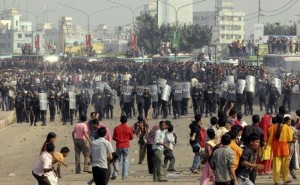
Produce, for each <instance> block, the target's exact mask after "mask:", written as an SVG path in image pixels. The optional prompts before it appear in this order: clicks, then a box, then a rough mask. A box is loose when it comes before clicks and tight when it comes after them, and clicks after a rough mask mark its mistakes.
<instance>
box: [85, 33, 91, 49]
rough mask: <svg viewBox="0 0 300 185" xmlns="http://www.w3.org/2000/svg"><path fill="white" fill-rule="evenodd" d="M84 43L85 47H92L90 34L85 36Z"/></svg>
mask: <svg viewBox="0 0 300 185" xmlns="http://www.w3.org/2000/svg"><path fill="white" fill-rule="evenodd" d="M85 45H86V47H87V48H90V47H92V38H91V35H86V36H85Z"/></svg>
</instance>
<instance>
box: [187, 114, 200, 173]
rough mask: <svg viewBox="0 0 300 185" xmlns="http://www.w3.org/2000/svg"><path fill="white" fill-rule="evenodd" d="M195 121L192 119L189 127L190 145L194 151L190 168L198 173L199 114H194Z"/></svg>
mask: <svg viewBox="0 0 300 185" xmlns="http://www.w3.org/2000/svg"><path fill="white" fill-rule="evenodd" d="M194 118H195V121H193V122H192V123H191V124H190V125H189V128H190V129H191V132H190V145H191V147H192V150H193V153H194V159H193V163H192V167H191V168H190V170H191V172H192V173H199V171H198V167H199V165H200V153H199V151H200V149H201V147H200V129H201V115H196V116H195V117H194Z"/></svg>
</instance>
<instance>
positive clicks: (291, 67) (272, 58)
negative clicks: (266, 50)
mask: <svg viewBox="0 0 300 185" xmlns="http://www.w3.org/2000/svg"><path fill="white" fill-rule="evenodd" d="M263 64H264V66H265V67H266V69H268V71H269V72H270V73H275V72H276V70H278V69H282V70H284V71H286V72H291V71H294V72H300V55H277V54H267V55H265V56H264V59H263Z"/></svg>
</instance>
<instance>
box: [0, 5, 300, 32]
mask: <svg viewBox="0 0 300 185" xmlns="http://www.w3.org/2000/svg"><path fill="white" fill-rule="evenodd" d="M1 1H2V2H3V3H2V2H1ZM61 1H62V0H0V2H1V3H0V8H1V10H3V8H4V2H5V4H6V8H10V7H14V6H16V7H18V6H19V4H20V6H21V7H20V9H23V10H27V3H28V11H31V12H34V13H36V14H39V13H40V12H43V11H44V9H45V7H48V10H52V9H56V8H58V7H59V6H60V4H59V3H60V2H61ZM63 1H64V3H65V4H68V5H70V6H73V7H74V8H77V9H80V10H82V11H84V12H86V13H87V14H89V13H91V12H95V11H99V10H103V9H106V8H109V7H112V6H115V5H114V4H113V3H111V2H108V1H107V0H63ZM114 1H116V2H119V3H122V4H126V5H127V6H130V7H131V8H132V9H135V8H136V7H140V6H142V5H144V4H146V3H148V2H149V0H114ZM181 1H184V0H181ZM197 1H199V0H194V2H197ZM258 1H259V0H234V3H235V4H234V8H235V10H238V11H244V12H245V13H246V15H247V14H248V15H249V14H251V13H254V12H257V11H258ZM289 2H290V3H289ZM294 2H296V4H293V3H294ZM287 3H289V4H288V5H286V4H287ZM214 4H215V3H214V0H206V2H203V3H198V4H195V5H194V11H202V10H214ZM284 5H286V6H284ZM283 6H284V7H283ZM281 7H283V8H282V9H280V8H281ZM261 9H262V11H273V10H277V9H280V10H278V11H274V12H263V14H265V15H274V14H277V13H281V12H283V13H281V14H279V15H274V16H265V17H262V18H261V22H263V23H266V22H272V23H274V22H280V23H281V24H286V25H290V24H291V23H290V21H291V20H295V16H296V15H298V14H300V13H298V12H297V9H298V10H299V9H300V0H261ZM286 9H288V10H286ZM285 10H286V11H285ZM138 12H139V11H137V13H136V15H138ZM24 16H25V17H26V13H24ZM28 16H29V18H31V19H33V20H34V17H32V16H31V15H30V14H28ZM61 16H72V17H73V22H74V24H77V25H83V26H86V25H87V18H86V16H84V15H83V14H81V13H79V12H78V11H75V10H72V9H70V8H67V7H63V10H62V11H52V12H49V14H48V21H49V22H53V23H54V24H55V25H57V22H58V19H59V18H60V17H61ZM256 16H257V14H254V15H252V16H246V20H247V19H249V18H253V17H256ZM43 20H44V17H43V16H40V17H39V22H43ZM130 22H132V13H131V12H130V10H128V9H126V8H124V7H119V8H114V9H110V10H107V11H104V12H101V13H99V14H95V15H93V16H91V18H90V25H91V29H93V28H96V26H97V25H98V24H106V25H107V26H108V28H109V29H110V28H113V27H116V26H119V25H125V24H128V23H130ZM256 22H257V18H255V19H252V20H248V21H247V22H246V25H247V27H246V29H247V35H248V34H249V32H250V29H251V28H252V27H253V24H254V23H256Z"/></svg>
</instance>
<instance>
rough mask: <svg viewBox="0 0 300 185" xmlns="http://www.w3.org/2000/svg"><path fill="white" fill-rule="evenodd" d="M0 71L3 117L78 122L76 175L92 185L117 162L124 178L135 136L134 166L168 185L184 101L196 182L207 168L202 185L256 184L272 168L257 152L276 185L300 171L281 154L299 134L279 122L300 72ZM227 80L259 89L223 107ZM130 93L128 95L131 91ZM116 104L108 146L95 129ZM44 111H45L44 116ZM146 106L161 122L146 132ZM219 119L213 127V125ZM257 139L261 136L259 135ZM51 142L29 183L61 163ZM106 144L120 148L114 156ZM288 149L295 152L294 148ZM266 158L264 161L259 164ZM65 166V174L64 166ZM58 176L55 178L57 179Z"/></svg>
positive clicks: (116, 67)
mask: <svg viewBox="0 0 300 185" xmlns="http://www.w3.org/2000/svg"><path fill="white" fill-rule="evenodd" d="M1 71H2V73H1V76H0V78H1V81H2V83H1V87H0V91H1V95H2V96H1V98H2V104H1V105H2V110H4V111H7V110H13V109H14V108H15V110H16V115H17V122H18V123H22V122H30V124H31V125H36V123H37V122H38V121H42V122H43V124H42V125H43V126H45V125H46V115H47V113H48V110H49V112H50V122H53V121H54V119H57V118H58V119H59V120H60V122H62V124H63V125H65V124H67V122H70V124H73V120H74V117H79V119H80V122H79V123H77V124H76V125H75V127H74V130H73V132H72V138H73V140H74V145H75V158H76V160H75V164H76V170H75V172H76V173H81V170H83V172H87V173H93V177H94V178H93V179H92V180H91V181H89V183H90V184H91V183H92V182H93V181H94V182H95V183H96V184H106V183H108V181H109V179H110V180H114V179H116V178H118V172H119V171H118V170H119V166H120V162H121V161H122V163H123V164H122V166H123V168H122V179H124V180H125V179H126V178H127V177H128V174H129V169H128V168H129V166H128V164H129V161H128V155H129V150H130V140H132V139H133V138H134V134H135V135H136V137H138V144H139V147H140V150H139V155H140V156H139V163H140V164H142V163H143V161H144V159H145V157H146V155H147V163H148V172H149V173H150V174H153V180H154V181H160V182H165V181H167V179H166V176H165V169H164V168H167V171H170V172H174V171H176V168H175V155H174V152H173V150H174V148H175V146H176V143H177V136H176V134H175V132H174V130H175V129H176V128H174V126H173V125H172V123H171V121H170V119H169V116H171V115H173V116H172V117H173V118H174V119H180V118H181V117H182V116H184V115H187V114H189V112H188V110H189V109H188V108H189V107H188V105H189V104H188V101H189V100H191V101H192V107H193V113H194V115H195V121H193V123H191V124H190V126H189V128H190V129H191V134H190V145H191V147H192V151H193V152H194V153H195V156H194V159H193V162H192V165H191V168H190V170H191V172H192V173H196V174H197V173H200V170H199V166H200V164H201V163H202V164H204V168H203V170H202V174H201V175H202V177H201V183H200V184H201V185H202V184H205V183H207V184H208V183H209V182H210V181H213V182H214V183H215V184H230V183H231V181H233V183H234V184H251V182H252V184H255V178H256V172H257V171H258V173H259V174H263V173H265V174H269V173H270V166H271V165H270V159H271V158H270V157H269V158H267V157H265V158H264V156H263V155H261V156H257V155H255V154H256V151H257V150H261V153H266V151H270V150H271V151H273V170H276V172H275V173H273V176H274V183H275V184H276V183H279V175H280V170H281V169H282V177H283V180H284V182H285V183H289V182H290V181H289V180H288V179H287V174H288V172H291V173H292V174H293V175H295V174H294V173H293V171H294V169H295V168H296V167H291V168H289V169H287V171H284V170H286V166H287V165H290V164H291V166H293V165H295V164H297V163H298V162H296V161H297V160H294V162H292V161H293V160H289V157H287V156H290V158H291V159H292V157H293V155H295V156H297V155H296V154H297V153H298V152H299V151H298V150H295V149H294V150H286V148H282V147H288V148H293V147H295V145H296V139H295V138H293V137H292V139H291V135H295V136H296V135H297V134H296V133H297V132H294V131H292V127H295V126H292V125H291V126H290V125H289V124H288V123H289V120H287V119H288V118H286V117H287V116H284V115H285V114H287V112H289V113H291V112H292V108H291V97H292V94H293V90H292V89H293V87H294V86H296V85H298V84H299V78H298V77H299V74H297V73H292V74H290V75H285V74H280V75H277V76H274V75H271V74H268V72H267V70H266V69H264V68H263V67H262V66H260V67H258V66H241V65H238V66H233V65H216V64H213V65H204V64H202V63H197V62H186V63H172V62H158V61H157V62H149V63H135V62H129V61H127V62H125V61H118V60H117V59H103V60H102V61H97V62H83V61H62V62H59V63H49V62H36V61H30V60H19V61H17V60H10V59H8V60H4V61H2V62H1ZM228 76H231V77H232V78H233V79H234V82H237V80H238V79H244V80H246V79H247V76H251V77H253V79H255V81H254V82H253V83H254V84H255V85H254V87H255V89H256V90H253V91H252V90H244V91H242V92H239V93H238V92H235V91H234V93H233V94H235V96H234V99H232V97H230V98H229V96H228V94H230V93H231V94H232V92H233V91H228V89H226V90H224V89H223V86H222V84H223V82H224V81H226V80H227V77H228ZM274 78H278V79H280V80H281V82H282V86H281V88H282V90H281V91H280V89H279V87H278V86H276V84H274V83H273V79H274ZM159 79H165V80H166V84H164V86H160V85H161V84H160V83H161V82H160V81H159ZM186 82H189V84H190V86H189V87H190V88H186V87H185V86H184V84H183V83H185V84H186ZM13 84H15V85H13ZM166 85H169V86H170V87H171V90H170V91H169V92H168V93H169V94H168V96H164V95H165V94H166V89H165V88H164V87H165V86H166ZM153 86H154V87H156V91H152V90H153V89H152V87H153ZM129 87H132V88H129ZM128 89H129V90H130V91H127V90H128ZM154 89H155V88H154ZM229 90H230V89H229ZM184 91H186V92H188V93H187V94H188V96H187V97H184V96H182V95H183V94H184ZM90 92H92V93H91V94H90ZM153 92H155V94H153ZM41 94H45V95H46V99H42V100H47V101H45V102H44V101H42V104H41V97H42V96H41ZM74 94H75V95H74ZM179 94H180V95H179ZM224 94H225V95H224ZM73 95H74V96H73ZM153 95H154V96H153ZM281 95H283V100H284V101H283V102H282V105H286V104H287V105H288V106H287V110H286V111H285V110H283V108H280V109H279V104H278V101H279V98H280V96H281ZM155 97H156V98H155ZM163 97H164V98H163ZM166 97H167V98H166ZM255 97H258V99H259V102H260V103H261V106H260V108H261V111H265V112H268V113H269V114H266V115H264V116H263V118H262V120H261V119H260V118H259V116H258V115H257V114H256V112H255V111H254V110H253V101H254V98H255ZM267 97H269V101H268V102H266V99H267ZM117 100H119V102H120V109H121V112H122V116H121V118H120V122H121V124H120V125H119V126H117V127H116V128H114V131H113V134H112V137H110V131H109V130H108V128H107V127H106V126H105V125H103V124H102V123H101V120H103V119H111V118H113V117H114V116H113V115H114V114H113V109H114V106H115V103H116V101H117ZM43 103H46V106H45V107H46V108H45V107H44V104H43ZM90 106H93V107H94V112H93V113H92V114H91V120H90V121H88V122H87V114H88V108H89V107H90ZM151 106H152V113H153V114H152V117H153V118H154V119H158V118H159V116H162V119H164V121H160V122H159V124H158V125H155V126H154V127H153V128H149V125H148V118H149V117H150V116H151V115H149V110H150V109H151ZM42 107H43V108H42ZM243 107H244V111H243ZM136 110H137V111H136ZM278 110H279V112H278ZM273 111H274V112H273ZM218 112H219V113H218ZM224 112H226V113H224ZM58 113H60V116H58ZM216 113H218V118H217V117H214V116H213V114H216ZM297 114H298V113H297ZM208 115H210V116H211V124H212V126H211V127H210V128H207V129H206V128H204V126H203V125H202V122H201V119H202V117H203V116H208ZM243 115H251V116H252V121H253V125H249V126H247V125H246V124H245V123H244V122H243V121H242V117H243ZM134 116H138V122H137V123H136V124H134V126H131V125H130V126H129V125H128V124H127V121H128V119H132V118H133V117H134ZM168 119H169V120H168ZM266 120H267V121H266ZM298 121H299V120H294V123H293V125H297V122H298ZM271 123H273V125H272V124H271ZM285 123H286V124H285ZM286 125H288V126H286ZM295 128H297V127H295ZM260 129H261V130H260ZM294 130H295V129H294ZM258 133H262V134H260V135H257V134H258ZM293 133H294V134H293ZM254 134H256V135H254ZM48 140H49V139H47V141H46V142H45V146H44V147H43V148H44V149H43V150H42V153H41V155H40V158H39V160H38V162H37V164H36V167H35V168H34V169H33V176H34V177H35V178H36V179H37V181H38V182H39V183H41V184H42V183H43V182H44V183H48V184H49V182H48V181H47V180H49V179H48V178H47V176H48V175H46V177H45V176H43V174H45V173H52V170H51V169H52V162H53V161H52V160H54V161H58V160H59V161H61V160H62V158H61V157H55V155H52V154H53V152H54V150H55V146H54V145H53V141H50V140H49V141H48ZM54 140H55V139H54ZM111 140H114V141H116V150H115V153H113V148H112V146H111V143H110V142H111ZM258 141H259V142H258ZM86 142H87V143H88V145H87V144H86ZM293 142H295V145H294V146H291V143H293ZM220 143H221V144H220ZM278 143H279V144H278ZM290 146H291V147H290ZM215 147H217V148H215ZM241 147H243V150H242V148H241ZM259 147H260V149H259ZM230 148H233V150H231V149H230ZM61 151H62V152H61V153H62V155H63V156H67V153H68V152H67V149H66V148H65V149H64V150H63V149H62V150H61ZM283 151H284V152H283ZM293 151H294V152H293ZM64 153H66V154H64ZM80 153H83V155H84V167H83V169H81V166H80V157H79V156H80ZM232 154H233V155H232ZM265 156H266V155H265ZM269 156H270V155H269ZM221 157H222V158H228V160H227V161H226V162H227V163H226V164H225V163H224V161H218V160H219V159H220V158H221ZM58 158H60V159H58ZM263 158H264V159H266V160H263V161H262V163H258V161H260V160H261V159H263ZM43 159H46V160H43ZM43 162H44V163H46V162H47V164H46V165H45V166H48V167H47V168H45V169H43V168H44V167H45V166H44V164H43V166H41V165H42V163H43ZM90 162H91V164H92V169H90V168H91V166H90V165H89V163H90ZM281 162H282V164H281ZM61 164H63V165H64V163H63V162H61ZM216 164H217V165H216ZM274 165H276V166H275V167H274ZM65 166H67V165H66V164H65ZM111 166H113V168H111ZM283 166H284V167H283ZM109 169H110V170H109ZM58 171H59V170H58ZM56 174H57V176H61V174H59V173H58V172H57V173H56ZM100 177H101V178H100ZM104 177H106V178H104ZM46 181H47V182H46Z"/></svg>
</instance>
